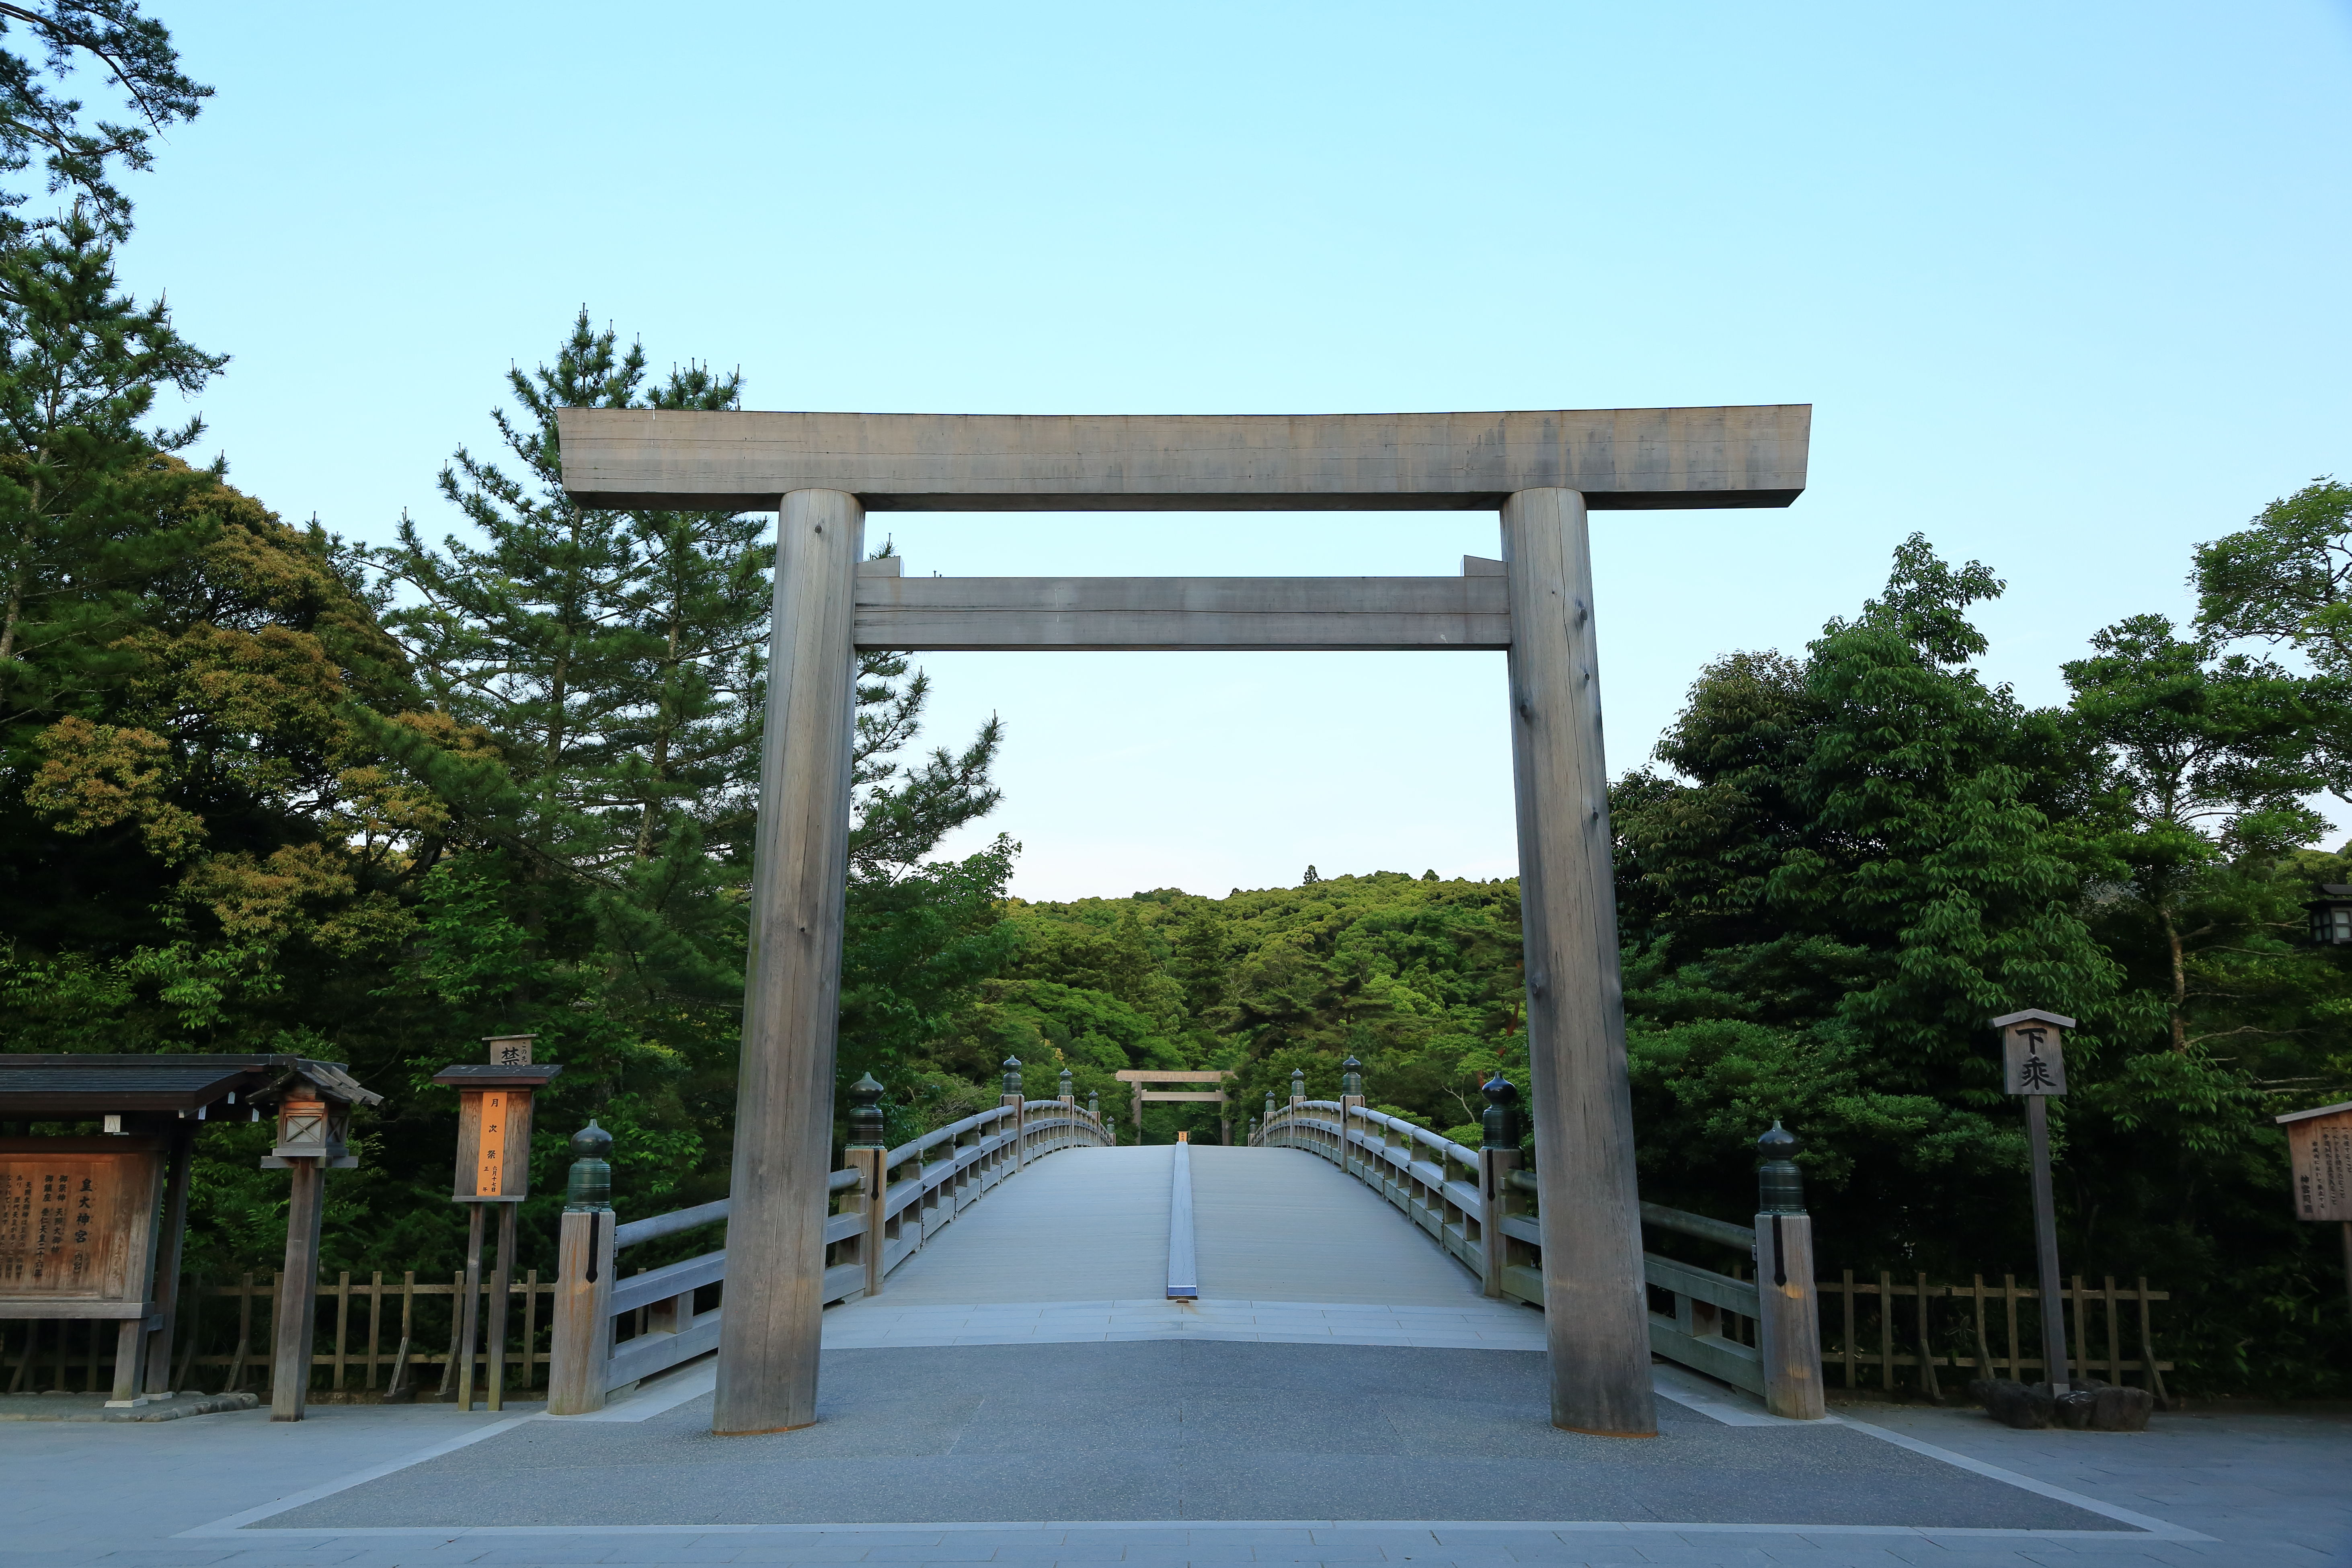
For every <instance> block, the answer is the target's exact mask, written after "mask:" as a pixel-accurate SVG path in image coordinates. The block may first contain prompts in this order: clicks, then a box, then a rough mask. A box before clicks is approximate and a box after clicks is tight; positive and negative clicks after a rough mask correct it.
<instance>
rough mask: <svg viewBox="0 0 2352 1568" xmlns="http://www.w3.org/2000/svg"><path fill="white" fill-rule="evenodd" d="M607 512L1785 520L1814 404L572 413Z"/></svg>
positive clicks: (567, 434) (587, 479)
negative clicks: (1617, 512)
mask: <svg viewBox="0 0 2352 1568" xmlns="http://www.w3.org/2000/svg"><path fill="white" fill-rule="evenodd" d="M556 420H557V428H558V430H559V432H560V435H561V437H562V444H563V484H564V489H566V490H568V491H569V492H570V493H571V494H572V497H573V499H575V500H579V501H580V502H581V503H582V504H583V505H586V506H592V507H674V508H684V509H688V510H697V509H700V510H708V509H714V508H724V509H731V510H766V509H768V508H771V507H773V506H774V505H776V498H777V497H779V496H781V495H783V494H786V493H787V492H789V491H793V490H815V489H826V490H841V491H845V492H848V493H850V494H854V495H856V497H857V498H858V499H859V500H861V501H863V502H864V503H865V505H866V510H870V511H886V510H903V511H1087V510H1097V511H1151V510H1178V511H1204V510H1237V511H1276V510H1338V511H1363V510H1381V509H1391V510H1412V511H1423V510H1450V509H1455V508H1459V509H1465V510H1477V509H1487V508H1495V507H1499V506H1501V505H1502V504H1503V501H1504V499H1505V498H1506V497H1507V496H1509V495H1512V494H1514V493H1516V492H1517V491H1521V490H1530V489H1549V488H1554V487H1566V488H1570V489H1578V490H1581V491H1582V492H1583V493H1584V494H1585V495H1586V496H1587V497H1588V498H1589V500H1588V504H1590V505H1591V506H1594V507H1599V508H1604V509H1610V508H1614V509H1629V508H1630V509H1644V508H1667V507H1672V508H1685V507H1758V506H1786V505H1788V504H1789V503H1790V501H1792V500H1795V499H1796V498H1797V495H1798V493H1799V492H1800V491H1801V490H1802V489H1804V488H1805V464H1806V457H1807V448H1808V445H1809V442H1810V439H1811V426H1812V408H1811V405H1809V404H1765V405H1753V406H1747V407H1725V408H1591V409H1582V408H1570V409H1554V410H1532V411H1527V412H1506V413H1454V414H1319V415H1223V414H1213V415H1134V416H1026V415H1003V414H829V413H753V412H748V411H737V412H725V413H703V412H681V411H677V410H657V409H649V408H647V409H638V408H627V409H622V408H566V409H561V410H559V411H558V412H557V415H556Z"/></svg>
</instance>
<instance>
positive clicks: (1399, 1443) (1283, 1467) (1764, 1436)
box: [0, 1341, 2352, 1568]
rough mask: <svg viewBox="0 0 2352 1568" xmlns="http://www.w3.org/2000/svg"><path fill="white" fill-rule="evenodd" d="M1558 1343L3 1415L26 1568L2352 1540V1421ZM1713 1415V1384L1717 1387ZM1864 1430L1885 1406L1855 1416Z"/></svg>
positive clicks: (2056, 1547)
mask: <svg viewBox="0 0 2352 1568" xmlns="http://www.w3.org/2000/svg"><path fill="white" fill-rule="evenodd" d="M1538 1360H1539V1358H1538V1357H1536V1356H1535V1355H1533V1354H1531V1353H1528V1352H1496V1351H1466V1350H1444V1349H1427V1348H1414V1347H1399V1346H1393V1345H1382V1346H1340V1345H1333V1346H1317V1347H1301V1346H1297V1345H1295V1344H1293V1345H1278V1346H1277V1345H1258V1344H1251V1343H1247V1342H1190V1341H1160V1342H1129V1343H1118V1344H1055V1345H1037V1346H1029V1345H997V1346H969V1347H938V1348H931V1349H920V1348H918V1349H908V1350H865V1351H835V1352H827V1357H826V1363H827V1364H826V1368H825V1373H826V1378H827V1384H826V1386H827V1389H828V1395H827V1401H826V1408H825V1420H824V1422H823V1423H821V1424H820V1425H819V1426H816V1427H814V1428H812V1429H809V1430H807V1431H803V1432H798V1433H786V1434H779V1435H776V1436H769V1437H759V1438H714V1437H712V1436H709V1431H708V1421H709V1371H708V1367H707V1365H705V1366H700V1367H692V1368H688V1369H684V1370H682V1371H681V1372H680V1373H676V1374H673V1375H672V1376H671V1377H670V1378H667V1379H664V1380H661V1381H660V1382H658V1383H656V1384H648V1385H647V1386H646V1388H644V1389H642V1390H640V1391H639V1392H638V1393H637V1394H635V1395H634V1396H633V1397H631V1398H629V1399H625V1400H623V1401H620V1402H618V1403H616V1405H614V1407H613V1408H612V1409H610V1410H608V1411H607V1412H606V1413H605V1414H604V1415H603V1416H601V1417H597V1418H589V1419H579V1420H572V1421H562V1422H557V1421H551V1420H548V1419H547V1418H545V1417H544V1416H541V1415H537V1414H535V1412H534V1411H533V1409H532V1407H530V1406H523V1407H519V1408H518V1409H515V1410H510V1411H509V1412H508V1413H507V1414H506V1415H488V1414H487V1413H484V1412H479V1411H477V1412H475V1413H473V1414H471V1415H466V1414H461V1413H459V1412H457V1411H456V1410H454V1409H451V1408H449V1407H448V1406H446V1405H438V1406H436V1405H420V1406H413V1407H405V1408H403V1407H380V1406H379V1407H368V1406H336V1405H329V1406H324V1407H319V1408H316V1409H314V1412H313V1414H312V1415H311V1417H310V1419H309V1420H307V1421H305V1422H303V1423H301V1424H300V1425H299V1426H290V1425H273V1424H271V1423H270V1422H269V1421H268V1417H267V1413H266V1412H261V1411H254V1412H247V1413H241V1414H236V1415H209V1416H202V1417H197V1418H194V1419H190V1420H185V1421H176V1422H170V1423H164V1424H159V1425H105V1426H99V1425H88V1424H72V1425H64V1424H59V1425H47V1426H42V1425H34V1424H16V1425H12V1426H9V1427H7V1428H5V1429H0V1452H5V1455H6V1464H5V1474H6V1475H7V1476H8V1477H9V1478H10V1479H9V1480H8V1483H7V1487H6V1490H5V1494H4V1495H0V1517H5V1520H6V1521H7V1529H6V1531H5V1536H4V1537H0V1568H76V1565H81V1564H100V1563H104V1564H123V1565H131V1564H140V1565H155V1568H177V1565H181V1564H186V1565H191V1568H194V1565H202V1564H215V1563H218V1564H224V1565H235V1568H272V1565H279V1564H319V1565H320V1568H327V1565H331V1564H332V1565H349V1568H391V1565H393V1564H426V1563H431V1564H445V1563H485V1564H490V1563H497V1564H513V1565H518V1568H520V1565H524V1564H536V1563H548V1564H555V1563H730V1562H740V1563H850V1562H871V1563H995V1562H1003V1563H1055V1562H1070V1563H1106V1562H1116V1563H1128V1562H1133V1563H1149V1564H1153V1565H1168V1564H1175V1563H1258V1562H1278V1563H1294V1562H1318V1563H1389V1562H1412V1563H1429V1564H1437V1563H1461V1564H1465V1565H1469V1564H1477V1565H1486V1564H1496V1565H1500V1564H1507V1563H1521V1562H1527V1563H1558V1564H1563V1565H1564V1564H1572V1563H1682V1564H1693V1565H1696V1564H1717V1563H1721V1564H1764V1563H1782V1562H1788V1563H1801V1564H1806V1565H1808V1568H1845V1565H1847V1564H1864V1563H1869V1564H1893V1563H1948V1564H1953V1565H1955V1568H1958V1565H1960V1564H1970V1565H1974V1564H1986V1565H1990V1564H1996V1563H1998V1564H2019V1565H2021V1564H2027V1563H2041V1564H2047V1563H2089V1562H2097V1563H2181V1564H2190V1563H2197V1564H2208V1563H2210V1564H2232V1565H2234V1564H2247V1565H2256V1564H2272V1563H2295V1564H2313V1565H2319V1564H2332V1563H2345V1564H2352V1485H2347V1477H2352V1420H2345V1419H2340V1418H2312V1417H2300V1416H2289V1415H2235V1416H2226V1417H2224V1416H2202V1415H2160V1416H2158V1418H2157V1421H2156V1424H2155V1426H2154V1427H2153V1428H2152V1429H2151V1430H2150V1431H2149V1432H2147V1433H2146V1434H2138V1435H2123V1434H2086V1433H2069V1432H2059V1431H2053V1432H2012V1431H2010V1430H2008V1429H2006V1428H2003V1427H2000V1426H1995V1425H1994V1424H1992V1423H1991V1422H1990V1421H1989V1420H1987V1419H1986V1418H1985V1417H1983V1416H1982V1415H1978V1414H1975V1413H1973V1412H1967V1411H1958V1410H1933V1409H1927V1408H1924V1407H1918V1408H1906V1407H1874V1406H1847V1407H1844V1408H1845V1411H1846V1412H1847V1414H1846V1415H1844V1417H1843V1418H1842V1419H1841V1420H1840V1421H1839V1422H1838V1423H1836V1424H1835V1425H1833V1426H1793V1425H1791V1424H1783V1423H1779V1422H1773V1421H1771V1420H1770V1419H1769V1417H1765V1416H1763V1415H1761V1414H1760V1412H1759V1411H1758V1410H1757V1409H1756V1408H1755V1406H1754V1404H1753V1402H1752V1401H1749V1400H1748V1399H1747V1397H1746V1396H1745V1395H1741V1394H1734V1393H1731V1392H1729V1391H1727V1390H1722V1389H1718V1388H1711V1387H1709V1386H1707V1385H1704V1384H1698V1383H1697V1382H1696V1380H1693V1379H1690V1378H1688V1377H1687V1376H1686V1375H1685V1374H1680V1373H1671V1372H1667V1371H1665V1370H1664V1369H1662V1370H1661V1388H1662V1391H1663V1392H1664V1393H1665V1394H1667V1395H1668V1400H1667V1402H1666V1403H1665V1404H1664V1405H1663V1406H1662V1409H1663V1410H1664V1417H1663V1420H1662V1431H1661V1434H1660V1436H1658V1437H1657V1438H1656V1439H1655V1440H1654V1441H1651V1442H1624V1441H1609V1440H1604V1439H1599V1438H1581V1437H1577V1436H1573V1435H1570V1434H1566V1433H1559V1432H1555V1431H1553V1430H1552V1429H1551V1428H1550V1427H1549V1426H1547V1425H1546V1424H1545V1423H1544V1422H1543V1420H1542V1409H1541V1390H1542V1384H1541V1380H1540V1376H1539V1372H1540V1368H1539V1365H1538ZM1700 1407H1704V1408H1700ZM1857 1417H1861V1418H1857Z"/></svg>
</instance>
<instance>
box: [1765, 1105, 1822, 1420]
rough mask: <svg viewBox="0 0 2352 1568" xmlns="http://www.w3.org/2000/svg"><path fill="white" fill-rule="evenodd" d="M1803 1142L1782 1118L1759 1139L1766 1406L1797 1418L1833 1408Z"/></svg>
mask: <svg viewBox="0 0 2352 1568" xmlns="http://www.w3.org/2000/svg"><path fill="white" fill-rule="evenodd" d="M1801 1147H1802V1145H1801V1143H1799V1142H1798V1141H1797V1136H1796V1134H1795V1133H1793V1132H1790V1131H1787V1130H1786V1129H1785V1128H1783V1127H1782V1126H1781V1125H1780V1123H1779V1122H1778V1121H1775V1122H1773V1123H1772V1128H1771V1131H1769V1132H1767V1133H1765V1134H1764V1136H1762V1137H1761V1138H1759V1139H1758V1140H1757V1141H1756V1151H1757V1152H1758V1153H1759V1154H1761V1155H1763V1156H1764V1163H1763V1164H1762V1166H1761V1167H1760V1168H1759V1170H1758V1172H1757V1186H1758V1189H1759V1191H1758V1194H1757V1195H1758V1198H1759V1202H1758V1205H1757V1207H1758V1209H1759V1213H1758V1214H1757V1215H1756V1307H1757V1311H1756V1344H1757V1348H1758V1349H1759V1351H1761V1352H1763V1355H1762V1359H1763V1363H1764V1408H1765V1409H1767V1410H1769V1411H1770V1412H1771V1413H1772V1414H1773V1415H1780V1416H1783V1417H1786V1418H1787V1419H1789V1420H1791V1421H1818V1420H1820V1419H1822V1417H1823V1416H1824V1415H1828V1414H1829V1408H1828V1406H1827V1405H1826V1404H1825V1403H1824V1402H1823V1395H1822V1315H1821V1304H1820V1302H1819V1301H1817V1300H1815V1299H1814V1291H1813V1221H1812V1216H1811V1215H1808V1214H1807V1213H1806V1212H1805V1188H1804V1177H1803V1176H1802V1175H1801V1173H1799V1171H1798V1169H1797V1165H1796V1162H1795V1159H1794V1156H1795V1154H1796V1152H1797V1151H1798V1150H1799V1149H1800V1148H1801Z"/></svg>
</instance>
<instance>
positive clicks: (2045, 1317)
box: [2025, 1094, 2072, 1391]
mask: <svg viewBox="0 0 2352 1568" xmlns="http://www.w3.org/2000/svg"><path fill="white" fill-rule="evenodd" d="M2025 1142H2026V1155H2027V1158H2028V1160H2029V1161H2030V1162H2031V1163H2032V1178H2031V1180H2032V1188H2033V1257H2034V1261H2035V1262H2036V1264H2037V1265H2038V1266H2039V1268H2040V1272H2041V1276H2042V1354H2043V1355H2045V1356H2046V1357H2048V1358H2049V1363H2050V1384H2051V1385H2052V1387H2053V1388H2056V1389H2059V1390H2061V1391H2063V1389H2064V1388H2065V1386H2066V1384H2068V1383H2069V1382H2070V1381H2072V1380H2071V1379H2069V1378H2068V1376H2067V1375H2066V1366H2067V1358H2066V1311H2065V1308H2064V1307H2063V1305H2061V1302H2062V1300H2063V1292H2064V1289H2065V1285H2066V1279H2065V1276H2063V1275H2062V1274H2061V1273H2059V1272H2058V1201H2057V1198H2056V1196H2055V1194H2053V1193H2052V1191H2051V1186H2050V1111H2049V1103H2048V1100H2046V1098H2045V1097H2043V1096H2042V1095H2039V1094H2029V1095H2027V1096H2026V1097H2025Z"/></svg>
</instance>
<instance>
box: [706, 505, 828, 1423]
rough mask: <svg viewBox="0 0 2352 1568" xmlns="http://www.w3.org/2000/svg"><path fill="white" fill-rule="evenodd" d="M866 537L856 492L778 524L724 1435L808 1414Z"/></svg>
mask: <svg viewBox="0 0 2352 1568" xmlns="http://www.w3.org/2000/svg"><path fill="white" fill-rule="evenodd" d="M864 530H865V514H864V513H863V512H861V511H860V510H858V506H857V498H856V497H855V496H850V495H843V494H838V493H835V492H833V491H828V490H814V491H803V492H801V493H799V494H795V495H790V496H786V497H785V498H784V506H783V510H782V515H781V516H780V518H779V519H778V521H777V527H776V593H775V616H774V632H773V636H772V643H771V649H772V651H771V654H770V657H769V661H768V670H769V676H768V711H767V726H766V734H765V737H764V740H763V742H762V748H761V758H760V833H759V840H758V843H757V845H756V846H755V848H754V855H755V858H756V864H757V865H758V867H759V871H760V874H759V877H758V879H756V880H755V881H754V883H753V891H752V906H751V962H750V963H749V965H748V968H749V973H748V974H747V975H746V976H745V984H744V988H743V1049H742V1058H741V1062H740V1067H739V1068H738V1078H737V1088H736V1092H735V1171H734V1180H733V1184H732V1185H731V1187H730V1194H729V1200H728V1201H729V1208H728V1216H727V1306H726V1310H725V1311H723V1312H722V1313H721V1314H720V1315H719V1388H718V1393H717V1395H716V1397H715V1398H714V1399H713V1401H712V1404H711V1417H710V1429H711V1430H712V1431H713V1432H715V1433H718V1434H719V1435H720V1436H740V1435H745V1434H750V1433H754V1432H781V1431H788V1430H790V1429H792V1428H793V1427H796V1426H808V1425H809V1424H810V1423H811V1422H813V1421H814V1420H815V1419H816V1386H817V1341H818V1336H819V1333H820V1322H819V1320H820V1317H821V1315H822V1313H823V1312H824V1222H825V1206H826V1194H827V1193H828V1192H830V1191H831V1184H832V1181H833V1059H834V1046H835V1037H836V1032H837V1029H838V1025H839V1019H840V1014H841V1009H840V1000H841V922H842V900H843V892H842V889H843V887H844V885H845V882H846V881H847V879H848V874H849V865H848V862H849V804H850V783H849V763H850V736H851V732H852V730H853V727H854V726H855V724H856V691H855V688H856V676H857V659H856V655H855V654H854V653H853V652H852V651H851V649H850V605H851V601H852V595H851V590H850V585H851V584H852V583H853V582H854V581H855V580H856V575H857V558H858V555H859V554H860V553H861V552H860V549H859V544H860V542H861V540H862V539H863V537H864Z"/></svg>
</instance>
